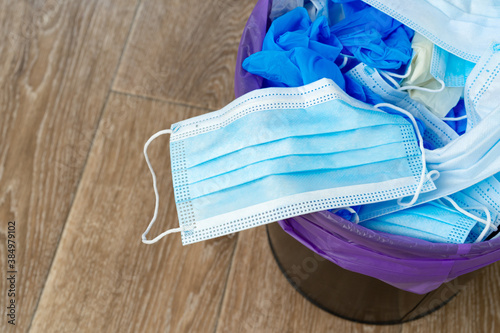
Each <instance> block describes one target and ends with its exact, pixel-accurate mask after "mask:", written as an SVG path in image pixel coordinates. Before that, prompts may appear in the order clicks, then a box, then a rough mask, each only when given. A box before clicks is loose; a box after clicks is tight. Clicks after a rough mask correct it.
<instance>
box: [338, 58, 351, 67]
mask: <svg viewBox="0 0 500 333" xmlns="http://www.w3.org/2000/svg"><path fill="white" fill-rule="evenodd" d="M342 56H343V57H344V60H343V61H342V64H340V65H339V69H342V68H344V67H345V66H346V65H347V61H348V60H349V58H348V57H347V56H346V55H342Z"/></svg>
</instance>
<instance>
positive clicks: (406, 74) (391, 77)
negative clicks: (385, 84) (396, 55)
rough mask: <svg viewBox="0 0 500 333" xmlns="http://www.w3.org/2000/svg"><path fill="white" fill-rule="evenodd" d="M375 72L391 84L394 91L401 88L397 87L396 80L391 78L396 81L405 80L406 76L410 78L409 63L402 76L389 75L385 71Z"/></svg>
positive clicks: (389, 73)
mask: <svg viewBox="0 0 500 333" xmlns="http://www.w3.org/2000/svg"><path fill="white" fill-rule="evenodd" d="M377 72H378V73H379V74H380V75H382V76H383V77H385V78H386V79H387V80H388V81H389V82H391V83H392V84H393V85H394V87H396V89H399V88H400V87H401V86H400V85H399V83H398V82H397V81H396V80H394V79H393V77H395V78H398V79H406V78H407V77H408V76H410V72H411V63H410V64H409V65H408V68H407V69H406V73H405V74H403V75H401V74H396V73H391V72H386V71H379V70H377Z"/></svg>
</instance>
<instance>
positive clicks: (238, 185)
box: [142, 0, 500, 244]
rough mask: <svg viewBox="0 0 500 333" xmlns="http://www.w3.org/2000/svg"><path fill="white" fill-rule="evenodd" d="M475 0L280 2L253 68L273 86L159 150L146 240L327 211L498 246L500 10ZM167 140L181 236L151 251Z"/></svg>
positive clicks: (410, 232) (374, 226)
mask: <svg viewBox="0 0 500 333" xmlns="http://www.w3.org/2000/svg"><path fill="white" fill-rule="evenodd" d="M462 2H463V1H434V2H432V4H431V2H428V1H418V2H417V1H415V2H407V1H404V2H401V1H396V0H388V1H384V2H383V4H382V3H380V2H379V1H376V0H365V1H357V0H354V1H353V0H329V1H326V0H324V1H307V0H295V1H292V0H280V1H279V0H275V1H273V2H272V7H271V8H270V15H269V18H270V20H272V23H271V24H270V26H269V28H268V30H267V33H266V35H265V38H264V40H263V43H262V47H261V49H260V50H259V51H258V52H254V53H252V54H250V55H249V56H248V57H246V59H245V60H244V61H243V63H242V67H243V69H244V70H245V71H247V72H248V73H250V74H253V75H256V76H258V77H260V78H262V89H257V90H253V91H250V92H248V93H246V94H244V95H243V96H241V97H239V98H237V99H236V100H234V101H233V102H232V103H230V104H229V105H227V106H226V107H224V108H223V109H221V110H219V111H215V112H211V113H208V114H205V115H202V116H198V117H195V118H191V119H187V120H184V121H181V122H179V123H176V124H173V125H172V126H171V128H170V129H168V130H164V131H161V132H158V133H156V134H155V135H153V136H152V137H151V138H150V139H149V140H148V142H147V143H146V145H145V148H144V153H145V155H146V161H147V163H148V166H149V168H150V171H151V173H152V175H153V184H154V189H155V194H156V207H155V213H154V217H153V219H152V221H151V223H150V225H149V227H148V228H147V230H146V232H145V233H144V234H143V238H142V239H143V242H144V243H154V242H156V241H157V240H159V239H160V238H162V237H163V236H165V235H166V234H168V233H171V232H181V237H182V242H183V244H190V243H195V242H198V241H203V240H206V239H210V238H215V237H219V236H223V235H227V234H231V233H234V232H237V231H240V230H244V229H248V228H252V227H256V226H259V225H263V224H267V223H271V222H276V221H279V220H283V219H287V218H291V217H296V216H301V215H304V214H309V213H313V212H319V211H329V212H330V213H333V214H336V215H338V216H340V217H342V218H344V219H347V220H350V221H351V222H352V223H356V224H359V225H361V226H363V227H365V228H368V229H371V230H376V231H379V232H383V233H388V234H392V235H400V236H407V237H413V238H418V239H421V240H425V241H428V242H436V243H459V244H460V243H478V242H483V241H485V240H489V239H492V238H494V237H495V236H496V235H497V228H498V226H499V224H500V102H499V101H498V98H497V97H496V96H500V76H498V73H499V72H500V44H497V43H496V41H495V40H494V39H493V38H494V37H492V36H495V34H496V33H495V31H500V30H499V29H500V7H495V6H487V5H484V6H483V7H481V6H479V5H478V6H476V7H474V6H472V7H470V6H469V7H466V6H464V8H462V7H461V6H460V4H461V3H462ZM402 3H404V5H401V4H402ZM471 8H472V10H473V11H474V12H467V10H470V9H471ZM464 13H467V15H465V14H464ZM163 134H170V156H171V169H172V180H173V186H174V193H175V202H176V206H177V213H178V217H179V228H176V229H172V230H169V231H166V232H164V233H163V234H161V235H159V236H157V237H156V238H154V239H153V240H148V239H147V238H146V235H147V233H148V232H149V230H150V228H151V226H152V225H153V223H154V222H155V220H156V218H157V213H158V203H159V199H158V191H157V189H156V177H155V174H154V172H153V168H152V166H151V163H150V162H149V159H148V157H147V147H148V146H149V144H150V143H151V141H152V140H154V139H155V138H157V137H158V136H160V135H163Z"/></svg>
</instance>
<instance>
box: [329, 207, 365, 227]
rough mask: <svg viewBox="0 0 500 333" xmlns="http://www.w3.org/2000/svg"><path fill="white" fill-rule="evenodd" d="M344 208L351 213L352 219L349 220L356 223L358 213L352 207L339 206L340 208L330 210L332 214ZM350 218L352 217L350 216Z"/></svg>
mask: <svg viewBox="0 0 500 333" xmlns="http://www.w3.org/2000/svg"><path fill="white" fill-rule="evenodd" d="M344 209H345V210H347V211H349V213H351V214H352V215H353V217H354V221H351V222H353V223H356V224H358V223H359V215H358V213H357V212H356V211H355V210H354V209H352V208H351V207H341V208H337V209H334V210H332V213H333V214H335V213H336V212H338V211H341V210H344ZM351 219H352V217H351Z"/></svg>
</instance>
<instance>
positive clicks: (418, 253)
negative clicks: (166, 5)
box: [234, 0, 500, 294]
mask: <svg viewBox="0 0 500 333" xmlns="http://www.w3.org/2000/svg"><path fill="white" fill-rule="evenodd" d="M270 8H271V0H259V1H258V2H257V5H256V6H255V8H254V10H253V12H252V14H251V15H250V18H249V19H248V22H247V24H246V26H245V29H244V31H243V36H242V38H241V41H240V46H239V49H238V57H237V61H236V75H235V81H234V92H235V94H236V97H239V96H241V95H243V94H245V93H247V92H250V91H252V90H255V89H259V88H261V87H262V79H261V78H260V77H258V76H255V75H252V74H250V73H248V72H246V71H245V70H244V69H243V68H242V67H241V64H242V62H243V60H244V59H245V58H246V57H248V56H249V55H250V54H252V53H255V52H257V51H260V50H261V48H262V41H263V40H264V36H265V33H266V30H267V28H268V26H269V23H270V22H269V20H268V16H269V11H270ZM278 223H279V224H280V226H281V227H282V228H283V230H285V231H286V232H287V233H288V234H290V235H291V236H292V237H294V238H295V239H296V240H298V241H299V242H301V243H302V244H304V245H305V246H306V247H308V248H309V249H310V250H312V251H314V252H316V253H317V254H319V255H321V256H322V257H324V258H326V259H328V260H330V261H331V262H333V263H335V264H337V265H339V266H340V267H342V268H345V269H348V270H350V271H353V272H357V273H361V274H364V275H368V276H371V277H374V278H377V279H379V280H382V281H384V282H386V283H388V284H390V285H392V286H394V287H397V288H400V289H402V290H406V291H411V292H414V293H417V294H425V293H427V292H429V291H432V290H434V289H436V288H438V287H439V286H440V285H441V284H442V283H445V282H448V281H450V280H453V279H454V278H456V277H458V276H460V275H462V274H466V273H469V272H472V271H475V270H477V269H479V268H482V267H484V266H487V265H489V264H491V263H493V262H495V261H497V260H499V259H500V238H497V239H494V240H491V241H486V242H481V243H477V244H441V243H430V242H426V241H424V240H420V239H415V238H410V237H404V236H397V235H391V234H387V233H383V232H377V231H373V230H369V229H366V228H364V227H362V226H360V225H357V224H354V223H352V222H349V221H347V220H344V219H343V218H340V217H338V216H337V215H335V214H332V213H330V212H328V211H324V212H318V213H314V214H307V215H303V216H298V217H295V218H291V219H287V220H284V221H279V222H278Z"/></svg>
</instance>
